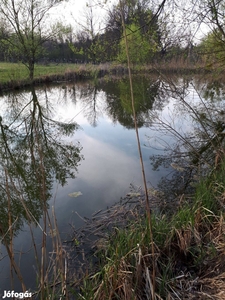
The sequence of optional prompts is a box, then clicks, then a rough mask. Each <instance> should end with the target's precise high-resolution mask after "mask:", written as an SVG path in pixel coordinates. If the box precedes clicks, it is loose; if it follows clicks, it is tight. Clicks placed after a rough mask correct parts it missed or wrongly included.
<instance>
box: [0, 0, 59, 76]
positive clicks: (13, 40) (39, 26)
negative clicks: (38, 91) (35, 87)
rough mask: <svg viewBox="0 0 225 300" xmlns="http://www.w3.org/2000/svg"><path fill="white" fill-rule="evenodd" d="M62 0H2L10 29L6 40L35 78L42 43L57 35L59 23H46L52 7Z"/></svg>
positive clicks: (2, 15) (0, 7)
mask: <svg viewBox="0 0 225 300" xmlns="http://www.w3.org/2000/svg"><path fill="white" fill-rule="evenodd" d="M61 1H62V0H49V1H45V0H1V5H0V15H1V17H2V19H3V20H4V22H3V23H4V25H5V27H6V28H7V30H8V31H9V33H10V34H9V35H8V36H5V37H4V39H3V41H4V43H6V44H7V46H8V47H9V49H10V51H11V52H12V53H13V54H14V55H16V56H17V57H18V58H19V59H21V60H22V62H23V63H24V64H25V66H26V67H27V68H28V70H29V78H30V80H31V81H33V78H34V64H35V61H36V59H37V57H38V56H39V54H40V53H41V49H42V45H43V43H44V42H46V41H47V40H49V39H51V38H52V37H53V36H55V35H56V33H57V31H58V30H59V27H58V26H54V27H51V26H50V25H47V22H46V21H47V18H48V16H49V11H50V10H51V9H52V8H53V7H55V6H56V5H57V4H58V3H59V2H61Z"/></svg>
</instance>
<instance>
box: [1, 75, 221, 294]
mask: <svg viewBox="0 0 225 300" xmlns="http://www.w3.org/2000/svg"><path fill="white" fill-rule="evenodd" d="M190 82H191V83H193V80H192V81H189V82H188V83H187V82H186V81H185V80H183V79H181V78H178V79H176V86H171V84H169V83H168V82H165V81H164V82H163V81H162V80H159V78H140V77H139V78H136V79H135V81H134V94H135V99H136V112H137V118H138V126H139V134H140V140H141V148H142V151H143V153H142V154H143V159H144V165H145V172H146V178H147V182H148V185H149V186H150V187H157V184H158V183H159V181H160V180H161V179H162V178H167V179H168V178H171V177H172V175H171V174H172V170H174V168H172V167H171V162H172V156H170V155H169V156H170V159H169V160H168V163H164V164H161V165H160V163H158V166H159V167H158V168H157V170H153V166H152V164H151V162H152V160H150V157H156V156H157V155H162V154H163V153H164V152H165V150H166V151H167V152H170V151H172V150H174V148H173V146H174V144H176V143H177V140H178V139H179V137H181V136H186V138H188V137H189V135H190V134H191V135H193V132H194V131H195V132H199V131H198V130H199V127H200V126H199V124H198V122H197V123H196V118H195V119H193V110H192V108H193V109H195V108H196V109H199V108H200V107H201V104H202V99H203V98H204V97H203V98H201V99H200V97H199V93H198V92H199V91H200V92H202V91H203V90H204V89H205V86H204V85H200V87H199V85H197V86H198V92H197V90H196V89H194V88H193V85H192V84H190ZM127 83H128V81H127V79H120V80H114V81H103V82H101V83H100V82H99V83H97V84H93V83H90V82H86V83H76V84H71V83H69V84H66V85H65V84H59V85H57V86H54V87H44V88H42V89H40V88H36V90H34V89H33V90H32V91H24V92H21V93H14V94H10V95H4V96H2V97H1V98H0V102H1V139H2V141H1V143H2V151H1V156H2V158H1V161H2V168H1V169H2V170H1V194H2V195H4V196H2V197H3V198H2V199H3V200H2V202H1V211H2V212H1V218H2V219H1V228H2V229H3V230H2V231H1V232H4V233H6V231H7V228H8V220H9V219H8V217H7V209H5V207H7V205H8V203H9V198H10V199H11V201H12V208H13V209H15V211H16V212H15V216H14V217H12V221H13V220H14V221H15V222H17V223H18V226H17V223H15V231H16V237H15V238H14V248H15V252H16V253H17V254H16V260H17V261H18V264H19V265H20V268H21V272H22V275H23V277H24V281H25V282H26V284H27V287H28V288H30V289H34V288H35V284H36V283H35V271H36V270H35V268H36V267H35V261H34V254H33V251H31V248H32V241H31V237H30V232H29V227H28V225H26V224H24V216H23V212H22V211H21V208H19V207H18V206H17V205H16V203H17V202H16V201H18V198H20V197H22V200H24V201H27V202H26V203H28V204H27V205H28V207H29V209H30V210H32V209H33V210H32V214H33V215H34V217H35V220H40V221H39V222H40V224H42V223H41V217H42V216H41V205H40V203H39V201H38V200H40V199H41V197H42V196H43V197H44V198H45V199H46V201H47V202H48V204H49V207H50V211H51V207H52V206H53V205H54V207H55V213H56V217H57V221H58V227H59V231H60V233H61V237H62V239H66V238H67V234H68V233H69V232H70V228H71V227H70V224H73V225H74V226H75V227H76V228H77V227H80V226H82V225H83V221H82V219H81V218H79V217H78V215H77V213H78V214H79V215H80V216H85V217H90V216H91V215H92V214H93V213H94V212H96V211H98V210H100V209H104V208H106V207H108V206H111V205H113V204H114V203H115V202H117V201H118V200H119V199H120V197H123V196H124V195H126V194H127V193H128V192H129V190H130V184H132V185H134V186H137V187H138V186H140V185H142V174H141V169H140V162H139V156H138V149H137V142H136V136H135V131H134V126H133V118H132V114H131V106H130V97H129V86H128V84H127ZM203 86H204V88H203ZM184 99H185V101H187V102H188V106H187V105H186V106H183V103H182V101H181V100H184ZM204 100H206V101H208V100H207V98H206V97H205V98H204ZM217 101H218V99H217ZM208 102H209V104H210V105H212V101H211V102H210V101H208ZM218 103H219V104H220V105H221V98H220V99H219V101H218ZM218 103H217V104H218ZM222 103H223V104H224V100H223V99H222ZM217 107H218V106H217ZM201 111H202V112H204V113H205V104H204V105H203V107H202V108H201ZM194 116H195V117H196V115H195V114H194ZM169 127H170V129H171V130H169ZM192 139H193V137H192ZM202 139H203V136H202ZM198 141H199V139H198ZM177 147H178V146H177ZM184 148H185V145H184V143H183V144H182V143H180V144H179V150H183V149H184ZM176 149H177V148H176ZM177 150H178V149H177ZM189 150H190V147H189ZM170 153H172V152H170ZM173 153H174V152H173ZM75 154H76V155H75ZM153 161H154V160H153ZM186 161H187V160H186ZM31 166H32V167H31ZM74 167H75V168H74ZM43 168H45V173H43V174H45V175H43V176H41V175H40V174H42V171H41V170H43ZM71 171H73V172H74V175H75V178H71ZM16 172H18V174H17V173H16ZM43 180H45V181H46V182H45V183H44V182H43ZM180 181H182V179H181V177H180ZM8 189H9V191H8ZM10 189H14V190H15V192H12V190H10ZM75 192H78V194H73V193H75ZM6 195H8V196H6ZM21 195H22V196H21ZM73 195H78V196H77V197H73ZM32 197H33V198H32ZM14 202H15V204H14ZM40 202H41V200H40ZM12 215H13V213H12ZM17 215H19V218H18V219H17ZM33 223H35V222H34V220H33ZM16 226H17V227H16ZM34 227H35V226H34ZM2 235H3V234H2V233H1V236H2ZM34 236H35V240H36V243H37V245H40V244H41V236H42V231H41V229H40V228H39V227H36V228H35V229H34ZM39 247H40V246H39ZM0 250H1V260H0V295H1V294H3V291H4V290H10V289H11V287H10V267H9V259H8V257H7V252H6V250H5V246H4V241H3V240H2V244H1V249H0ZM29 250H30V251H29ZM49 251H51V249H49ZM14 289H15V290H17V291H21V285H20V283H19V282H18V281H17V280H15V286H14Z"/></svg>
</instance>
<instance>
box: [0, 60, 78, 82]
mask: <svg viewBox="0 0 225 300" xmlns="http://www.w3.org/2000/svg"><path fill="white" fill-rule="evenodd" d="M78 70H79V65H76V64H49V65H35V75H34V78H40V77H45V76H51V75H56V74H60V75H62V74H65V73H67V72H75V71H78ZM28 75H29V73H28V70H27V68H26V67H25V66H24V65H23V64H22V63H6V62H1V63H0V83H1V84H4V83H8V82H11V81H23V80H26V79H27V78H28Z"/></svg>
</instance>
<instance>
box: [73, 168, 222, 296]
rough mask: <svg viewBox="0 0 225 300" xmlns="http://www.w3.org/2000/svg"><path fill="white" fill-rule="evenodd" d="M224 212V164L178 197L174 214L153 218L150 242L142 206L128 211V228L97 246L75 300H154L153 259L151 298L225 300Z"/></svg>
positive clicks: (124, 227) (116, 228) (115, 228)
mask: <svg viewBox="0 0 225 300" xmlns="http://www.w3.org/2000/svg"><path fill="white" fill-rule="evenodd" d="M173 210H174V208H173ZM129 213H131V212H127V215H129ZM224 213H225V163H223V164H222V165H221V166H220V167H219V168H218V169H217V170H214V172H213V173H212V174H211V175H210V176H208V177H207V178H204V179H202V180H201V181H200V182H199V183H198V184H197V185H196V191H195V194H194V195H192V196H191V197H186V198H185V197H184V196H182V198H181V199H180V203H179V205H177V206H176V212H175V213H173V214H168V213H164V214H154V215H153V217H152V226H153V237H154V241H151V239H150V235H149V230H148V227H147V225H146V224H147V221H146V218H145V213H144V208H143V207H142V209H140V206H136V207H135V208H132V213H131V214H130V216H132V218H130V217H129V218H128V220H127V224H126V226H122V228H121V227H120V226H114V228H113V229H112V230H111V231H110V237H109V238H107V240H104V242H103V245H102V246H100V247H97V250H96V253H95V255H96V257H97V258H98V264H97V266H96V265H95V266H94V268H92V269H91V270H89V272H88V274H85V275H84V277H83V281H82V285H81V286H82V288H80V290H79V292H78V293H77V299H127V300H128V299H129V300H130V299H142V300H143V299H152V282H153V277H152V274H153V273H152V271H153V270H152V267H153V260H154V261H155V266H156V268H155V282H156V290H155V292H156V298H155V299H225V280H224V279H225V272H224V258H225V251H224V249H225V235H224V228H225V220H224ZM124 216H125V214H124ZM123 219H124V218H123ZM129 220H130V221H129ZM152 242H153V243H154V248H155V255H154V257H153V255H152V252H151V243H152ZM79 285H80V283H79Z"/></svg>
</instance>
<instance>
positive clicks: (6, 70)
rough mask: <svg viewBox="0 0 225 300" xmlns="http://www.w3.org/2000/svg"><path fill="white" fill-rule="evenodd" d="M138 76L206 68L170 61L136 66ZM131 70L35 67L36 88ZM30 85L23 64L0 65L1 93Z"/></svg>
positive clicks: (108, 65) (120, 67)
mask: <svg viewBox="0 0 225 300" xmlns="http://www.w3.org/2000/svg"><path fill="white" fill-rule="evenodd" d="M132 69H133V72H134V73H139V72H144V73H148V72H157V70H158V71H160V72H170V73H171V72H172V73H179V72H180V73H183V74H184V73H196V72H202V71H203V70H204V67H203V66H201V65H199V64H190V63H188V62H181V61H170V62H168V63H161V64H158V63H157V64H152V65H143V66H139V65H135V66H133V67H132ZM127 72H128V71H127V67H126V66H125V65H121V64H117V63H105V64H100V65H92V64H82V65H78V64H48V65H40V64H37V65H35V74H34V84H42V83H50V82H57V81H75V80H79V79H87V78H97V77H103V76H105V75H119V76H121V75H124V74H127ZM29 85H30V81H29V79H28V70H27V68H26V67H25V66H24V65H23V64H22V63H5V62H1V63H0V92H3V91H6V90H10V89H19V88H23V87H26V86H29Z"/></svg>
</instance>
